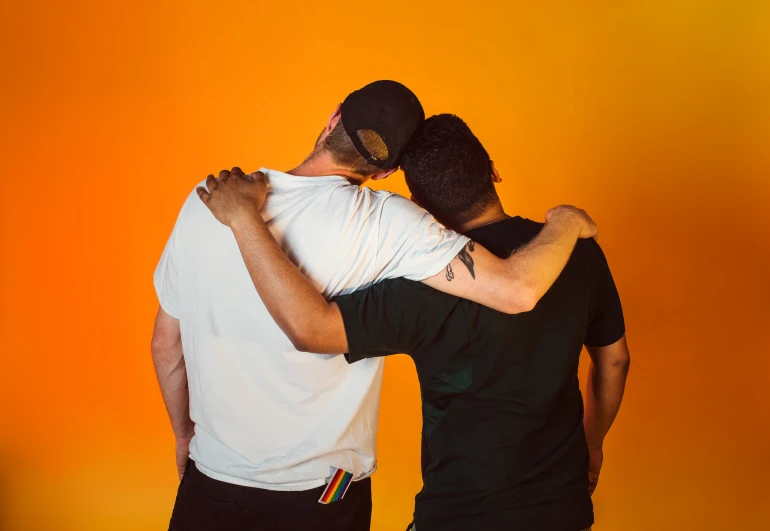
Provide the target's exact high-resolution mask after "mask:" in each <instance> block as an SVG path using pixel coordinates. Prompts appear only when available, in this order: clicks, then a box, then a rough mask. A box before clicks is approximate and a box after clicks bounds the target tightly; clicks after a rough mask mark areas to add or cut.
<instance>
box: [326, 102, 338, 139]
mask: <svg viewBox="0 0 770 531" xmlns="http://www.w3.org/2000/svg"><path fill="white" fill-rule="evenodd" d="M341 116H342V104H341V103H338V104H337V107H335V108H334V112H332V113H331V114H330V115H329V120H328V121H327V122H326V128H325V129H324V132H325V133H327V134H328V133H331V131H332V129H334V126H335V125H337V122H339V121H340V117H341Z"/></svg>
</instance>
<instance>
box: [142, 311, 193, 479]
mask: <svg viewBox="0 0 770 531" xmlns="http://www.w3.org/2000/svg"><path fill="white" fill-rule="evenodd" d="M152 362H153V364H154V365H155V374H156V376H157V378H158V383H159V384H160V392H161V394H162V395H163V402H164V403H165V404H166V411H167V412H168V416H169V418H170V419H171V428H172V429H173V431H174V437H175V438H176V466H177V474H178V475H179V479H180V480H181V479H182V476H183V475H184V469H185V465H186V464H187V461H188V459H189V455H190V440H191V439H192V437H193V435H194V433H195V424H194V423H193V421H192V420H191V419H190V396H189V392H188V387H187V367H186V366H185V362H184V356H183V354H182V334H181V331H180V328H179V320H178V319H176V318H174V317H172V316H170V315H169V314H167V313H166V312H165V311H164V310H163V308H160V307H159V308H158V315H157V317H156V318H155V329H154V331H153V334H152Z"/></svg>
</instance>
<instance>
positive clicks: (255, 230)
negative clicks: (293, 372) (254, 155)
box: [198, 168, 348, 354]
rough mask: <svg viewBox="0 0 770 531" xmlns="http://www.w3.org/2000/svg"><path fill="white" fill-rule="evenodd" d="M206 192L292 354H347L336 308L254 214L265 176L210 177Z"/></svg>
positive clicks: (201, 192)
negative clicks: (235, 241)
mask: <svg viewBox="0 0 770 531" xmlns="http://www.w3.org/2000/svg"><path fill="white" fill-rule="evenodd" d="M231 173H232V175H230V174H231ZM206 186H207V187H208V191H206V190H205V189H204V188H202V187H201V188H198V195H199V196H200V198H201V200H202V201H203V202H204V203H205V204H206V206H207V207H209V209H210V210H211V212H212V213H213V214H214V216H215V217H216V218H217V219H218V220H219V221H220V222H222V223H224V224H225V225H228V226H229V227H230V228H231V229H232V230H233V234H234V235H235V239H236V240H237V242H238V246H239V248H240V250H241V255H242V256H243V260H244V262H245V263H246V267H247V269H248V271H249V276H250V277H251V280H252V282H253V283H254V287H255V288H256V289H257V292H258V293H259V296H260V298H261V299H262V302H264V304H265V307H266V308H267V310H268V312H270V316H271V317H272V318H273V320H275V322H276V324H277V325H278V326H279V327H280V328H281V330H283V333H284V334H286V336H287V337H288V338H289V339H290V340H291V342H292V344H293V345H294V348H296V349H297V350H299V351H302V352H314V353H316V354H344V353H345V352H347V351H348V341H347V336H346V335H345V325H344V323H343V321H342V314H341V313H340V310H339V308H338V307H337V305H336V304H335V303H334V302H331V303H330V302H327V301H326V299H324V297H323V295H321V293H319V291H318V290H317V289H316V287H315V286H313V284H312V283H311V282H310V280H308V278H307V277H306V276H305V275H303V274H302V273H301V272H300V270H299V269H297V266H295V265H294V263H293V262H292V261H291V260H289V258H288V257H287V256H286V254H285V253H284V252H283V249H281V247H280V246H279V245H278V242H276V241H275V238H274V237H273V235H272V233H271V232H270V230H269V229H268V228H267V225H266V224H265V222H264V220H263V219H262V216H261V215H260V214H259V210H260V209H261V208H262V205H263V204H264V202H265V193H266V186H267V185H266V182H265V176H264V175H263V174H261V173H254V174H251V175H250V176H249V178H248V179H247V178H246V177H245V176H243V173H242V172H241V171H240V169H239V168H233V169H232V172H224V171H223V172H221V173H220V178H219V179H215V178H214V176H213V175H210V176H209V178H208V180H207V181H206ZM245 206H248V208H245Z"/></svg>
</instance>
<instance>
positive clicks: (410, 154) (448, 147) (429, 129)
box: [401, 114, 499, 227]
mask: <svg viewBox="0 0 770 531" xmlns="http://www.w3.org/2000/svg"><path fill="white" fill-rule="evenodd" d="M401 168H402V169H403V170H404V176H405V177H406V184H407V186H409V191H410V192H411V193H412V196H413V197H414V198H415V199H416V200H417V202H418V203H420V205H422V206H423V207H424V208H425V209H426V210H428V212H430V213H431V214H433V216H434V217H435V218H436V219H437V220H439V221H440V222H441V223H443V224H445V225H447V226H449V227H458V226H460V225H462V224H463V223H465V222H467V221H469V220H471V219H473V218H475V217H476V216H478V215H479V214H481V213H482V212H483V211H484V209H485V208H486V207H487V206H489V204H490V203H491V202H492V201H495V200H499V199H498V197H497V192H496V191H495V186H494V184H493V183H492V175H491V173H490V171H491V170H490V164H489V154H488V153H487V150H486V149H484V146H482V145H481V142H480V141H479V139H478V138H476V137H475V136H474V134H473V133H472V132H471V130H470V128H469V127H468V126H467V125H466V123H465V122H464V121H462V120H461V119H460V118H459V117H457V116H455V115H454V114H437V115H435V116H431V117H430V118H428V119H427V120H425V123H424V124H423V125H422V127H421V128H420V129H419V130H418V131H417V133H416V134H415V136H414V138H413V139H412V141H411V142H410V144H409V147H408V148H407V150H406V152H405V153H404V156H403V158H402V160H401Z"/></svg>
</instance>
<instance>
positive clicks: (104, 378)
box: [0, 0, 770, 531]
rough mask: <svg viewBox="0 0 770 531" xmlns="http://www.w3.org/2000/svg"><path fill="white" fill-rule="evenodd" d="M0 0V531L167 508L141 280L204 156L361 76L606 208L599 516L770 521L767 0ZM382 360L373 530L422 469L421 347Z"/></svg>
mask: <svg viewBox="0 0 770 531" xmlns="http://www.w3.org/2000/svg"><path fill="white" fill-rule="evenodd" d="M65 4H69V5H65ZM213 4H220V5H218V6H217V7H213ZM0 10H1V11H0V59H1V60H0V72H1V75H2V85H1V86H0V91H1V92H0V118H1V123H2V126H3V127H2V130H0V135H1V138H0V140H1V141H0V168H1V169H2V177H3V183H2V187H3V189H2V191H1V192H0V202H1V204H2V208H1V209H0V243H1V247H0V251H1V254H0V282H2V285H1V286H0V288H1V289H0V293H1V295H0V327H1V328H0V333H1V337H2V348H1V350H0V352H2V368H0V408H2V409H1V410H0V411H1V412H2V415H1V419H0V526H2V529H4V530H41V531H47V530H56V531H66V530H78V531H82V530H91V529H94V530H129V529H130V530H139V529H141V530H144V529H165V526H166V525H167V522H168V517H169V515H170V512H171V507H172V503H173V499H174V494H175V489H176V478H175V469H174V466H173V439H172V434H171V430H170V428H169V426H168V421H167V419H166V415H165V411H164V409H163V404H162V401H161V398H160V393H159V392H158V389H157V384H156V382H155V378H154V372H153V369H152V363H151V360H150V353H149V340H150V335H151V329H152V321H153V317H154V312H155V310H156V307H157V301H156V299H155V295H154V291H153V288H152V281H151V277H152V272H153V269H154V267H155V264H156V262H157V260H158V258H159V256H160V253H161V250H162V248H163V245H164V243H165V241H166V238H167V236H168V234H169V232H170V230H171V227H172V225H173V222H174V220H175V218H176V215H177V213H178V210H179V207H180V206H181V204H182V202H183V201H184V198H185V197H186V195H187V193H188V192H189V191H190V190H191V188H192V187H193V186H194V185H195V183H197V182H198V181H199V180H201V179H202V178H204V177H205V175H206V174H207V173H209V172H216V171H217V170H219V169H221V168H224V167H230V166H233V165H240V166H242V167H243V168H244V169H254V168H257V167H259V166H261V165H265V166H268V167H273V168H277V169H288V168H290V167H293V165H295V164H297V163H298V162H299V161H301V160H302V158H303V157H304V155H305V154H306V153H307V152H308V151H309V149H310V148H311V146H312V143H313V141H314V140H315V138H316V136H317V134H318V132H319V131H320V129H321V127H322V126H323V125H324V123H325V120H326V118H327V116H328V114H329V113H330V112H331V111H332V110H333V109H334V106H335V104H336V103H338V102H340V101H341V100H342V99H343V98H344V97H345V95H346V94H347V93H348V92H349V91H351V90H354V89H355V88H358V87H359V86H362V85H363V84H365V83H367V82H369V81H372V80H374V79H377V78H392V79H397V80H400V81H402V82H404V83H405V84H407V85H408V86H410V87H411V88H412V89H413V90H414V91H415V92H416V93H417V94H418V95H419V96H420V98H421V99H422V101H423V102H424V105H425V108H426V111H427V112H428V114H432V113H436V112H454V113H456V114H459V115H460V116H462V117H463V118H464V119H465V120H466V121H467V122H468V123H469V125H470V126H471V127H472V128H473V130H474V132H475V133H476V134H477V135H478V136H479V137H480V138H481V140H482V141H483V142H484V144H485V145H486V146H487V148H488V150H489V152H490V153H491V154H492V156H493V158H494V160H495V162H496V165H497V167H498V168H499V170H500V171H501V173H502V175H503V179H504V182H503V184H502V185H501V186H500V187H499V190H500V193H501V195H502V197H503V199H504V204H505V206H506V208H507V209H508V210H509V212H511V213H521V214H523V215H526V216H529V217H533V218H535V219H542V214H543V213H544V212H545V210H546V209H547V208H548V207H550V206H553V205H555V204H557V203H562V202H566V203H574V204H578V205H581V206H583V207H585V208H586V209H587V210H589V212H590V213H591V214H593V216H594V217H595V219H596V220H597V221H598V222H599V224H600V227H601V242H602V245H603V246H604V249H605V251H606V253H607V255H608V257H609V260H610V264H611V266H612V268H613V271H614V274H615V278H616V281H617V284H618V286H619V288H620V292H621V296H622V298H623V302H624V306H625V311H626V317H627V322H628V337H629V343H630V346H631V350H632V357H633V363H632V370H631V375H630V380H629V384H628V387H627V395H626V399H625V402H624V405H623V408H622V410H621V414H620V417H619V419H618V421H617V422H616V425H615V427H614V428H613V430H612V432H611V433H610V436H609V437H608V440H607V443H606V453H605V467H604V471H603V474H602V480H601V483H600V486H599V490H598V491H597V494H596V496H595V503H596V514H597V525H596V527H595V529H597V530H624V531H636V530H645V531H646V530H690V529H692V530H723V529H752V530H755V529H768V527H767V526H768V525H770V524H769V523H768V522H770V479H769V478H770V341H769V340H768V328H769V327H768V325H770V282H769V281H768V273H769V272H770V222H768V216H767V209H768V203H769V202H770V98H768V95H770V31H768V27H770V26H769V25H770V3H768V2H762V1H757V2H736V1H730V0H725V1H722V2H717V1H713V0H710V1H709V0H702V1H689V2H688V1H681V0H674V1H658V2H636V1H634V2H617V3H616V2H546V3H544V2H524V1H517V2H503V1H500V2H483V1H477V2H466V1H443V2H423V1H415V0H410V1H400V0H399V1H388V2H377V3H371V2H296V1H293V2H289V1H283V2H254V1H241V2H197V3H191V2H181V1H176V2H152V1H146V0H145V1H133V2H121V3H117V2H69V3H65V2H53V1H26V2H12V1H11V0H3V1H2V5H1V7H0ZM381 186H383V187H385V188H388V189H391V190H394V191H398V192H401V193H405V192H406V188H405V186H404V182H403V178H402V176H401V175H400V174H399V175H396V176H394V177H392V178H390V179H388V180H387V181H385V182H384V184H382V185H381ZM386 367H387V368H386V378H385V384H384V391H383V396H382V414H381V425H380V434H379V460H380V461H379V467H380V468H379V471H378V472H377V474H376V475H375V479H374V517H373V529H374V530H375V531H385V530H392V529H403V528H404V526H405V524H406V523H407V522H408V520H409V516H410V514H411V510H412V503H413V495H414V494H415V493H416V492H417V490H418V489H419V487H420V479H419V460H418V454H419V429H420V417H419V394H418V387H417V381H416V378H415V374H414V368H413V365H412V363H411V362H410V361H409V360H408V358H406V357H403V356H399V357H395V358H393V359H389V360H388V362H387V366H386ZM585 368H586V364H585V363H584V364H583V374H585V372H584V371H585Z"/></svg>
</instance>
